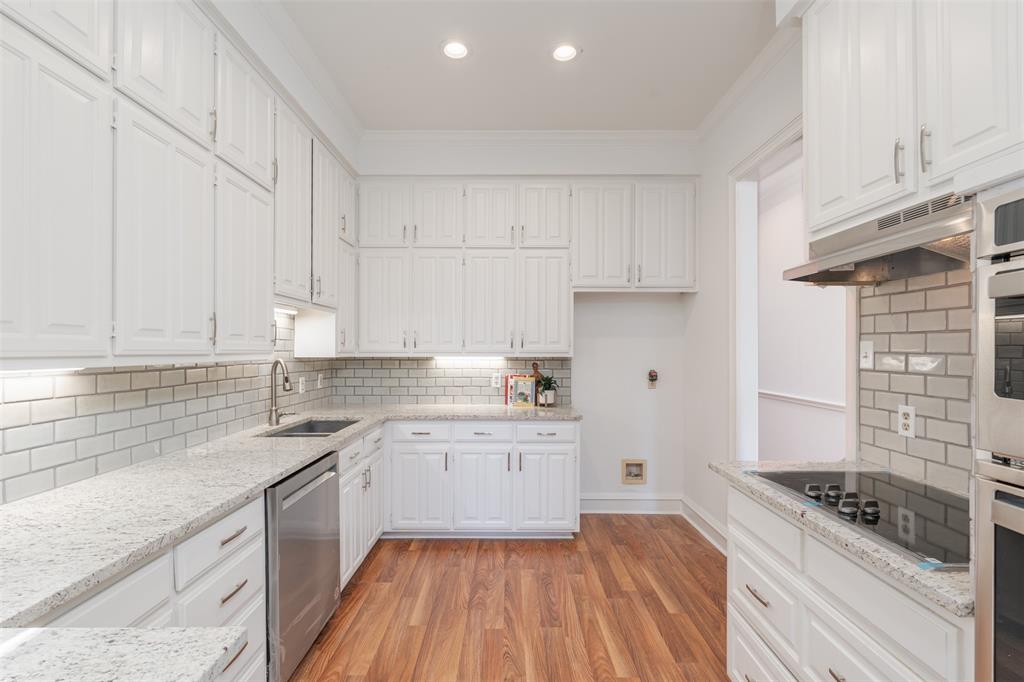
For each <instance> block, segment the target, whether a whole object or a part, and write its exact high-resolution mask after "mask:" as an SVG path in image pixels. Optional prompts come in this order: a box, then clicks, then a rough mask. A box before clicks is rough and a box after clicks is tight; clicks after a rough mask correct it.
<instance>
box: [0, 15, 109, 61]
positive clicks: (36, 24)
mask: <svg viewBox="0 0 1024 682" xmlns="http://www.w3.org/2000/svg"><path fill="white" fill-rule="evenodd" d="M0 4H2V5H3V6H4V7H5V8H7V9H8V10H10V11H12V12H13V13H14V14H16V15H17V16H18V17H19V18H20V19H21V20H22V21H24V22H25V23H26V24H28V25H29V26H31V28H32V30H33V31H34V32H36V33H38V34H39V35H41V36H42V37H43V38H45V39H46V40H47V41H48V42H49V43H50V44H52V45H54V46H55V47H57V48H58V49H59V50H61V51H62V52H64V53H65V54H67V55H69V56H70V57H72V58H73V59H75V60H76V61H78V62H79V63H80V64H83V65H84V66H86V67H87V68H88V69H89V70H91V71H93V72H95V73H98V74H100V75H101V76H104V77H105V78H109V77H110V66H111V64H110V56H111V52H112V51H111V48H110V45H111V43H110V35H111V29H112V27H113V23H114V22H113V18H114V11H113V9H114V3H113V0H2V3H0Z"/></svg>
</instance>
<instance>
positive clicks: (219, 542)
mask: <svg viewBox="0 0 1024 682" xmlns="http://www.w3.org/2000/svg"><path fill="white" fill-rule="evenodd" d="M256 536H261V537H262V536H263V498H260V499H258V500H253V501H252V502H250V503H249V504H247V505H245V506H244V507H242V508H240V509H237V510H235V511H233V512H231V513H230V514H228V515H227V516H225V517H224V518H223V519H221V520H220V521H218V522H216V523H215V524H213V525H212V526H210V527H209V528H207V529H206V530H204V531H202V532H201V533H199V534H198V535H196V536H193V537H191V538H189V539H188V540H185V542H182V543H181V544H180V545H177V546H176V547H175V548H174V587H175V589H177V590H178V591H179V592H181V591H182V590H183V589H185V587H186V586H188V585H189V584H190V583H191V582H192V581H194V580H195V579H196V578H198V577H199V576H200V575H202V574H203V573H204V572H205V571H206V570H207V569H208V568H210V567H211V566H213V565H214V564H216V563H217V562H218V561H220V560H221V559H223V558H225V557H227V556H228V555H230V554H231V553H232V552H234V551H235V550H236V549H238V548H239V547H241V546H242V545H244V544H245V543H246V542H248V541H249V539H250V538H254V537H256Z"/></svg>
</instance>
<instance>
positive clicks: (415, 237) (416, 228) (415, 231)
mask: <svg viewBox="0 0 1024 682" xmlns="http://www.w3.org/2000/svg"><path fill="white" fill-rule="evenodd" d="M418 240H419V225H416V224H415V223H413V226H412V243H413V244H415V243H416V242H417V241H418Z"/></svg>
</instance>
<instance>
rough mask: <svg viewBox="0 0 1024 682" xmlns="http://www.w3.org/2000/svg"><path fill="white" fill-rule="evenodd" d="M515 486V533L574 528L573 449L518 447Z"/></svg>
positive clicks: (574, 479)
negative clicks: (516, 531)
mask: <svg viewBox="0 0 1024 682" xmlns="http://www.w3.org/2000/svg"><path fill="white" fill-rule="evenodd" d="M517 454H518V461H517V463H516V465H517V471H516V482H515V495H516V529H517V530H559V529H562V530H571V529H573V528H575V527H576V446H575V445H520V446H519V450H518V453H517Z"/></svg>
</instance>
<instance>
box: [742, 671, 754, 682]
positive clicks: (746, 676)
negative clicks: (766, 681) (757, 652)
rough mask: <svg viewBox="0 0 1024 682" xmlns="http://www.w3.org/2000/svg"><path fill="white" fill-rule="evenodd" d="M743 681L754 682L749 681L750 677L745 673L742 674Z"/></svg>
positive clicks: (752, 681)
mask: <svg viewBox="0 0 1024 682" xmlns="http://www.w3.org/2000/svg"><path fill="white" fill-rule="evenodd" d="M743 679H744V680H746V681H747V682H754V680H752V679H750V675H748V674H746V673H743Z"/></svg>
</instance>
